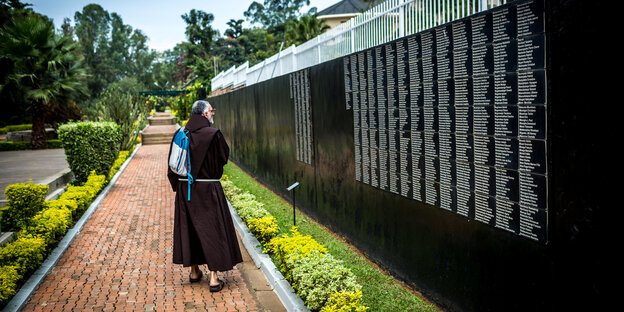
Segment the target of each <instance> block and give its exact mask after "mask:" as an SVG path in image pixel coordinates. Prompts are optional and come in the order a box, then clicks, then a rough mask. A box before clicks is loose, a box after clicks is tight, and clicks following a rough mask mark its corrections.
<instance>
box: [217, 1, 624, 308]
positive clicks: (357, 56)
mask: <svg viewBox="0 0 624 312" xmlns="http://www.w3.org/2000/svg"><path fill="white" fill-rule="evenodd" d="M598 16H601V11H600V10H599V9H598V7H595V6H593V5H591V4H588V3H587V2H584V1H575V0H573V1H543V0H523V1H513V2H510V3H508V4H506V5H503V6H500V7H498V8H495V9H493V10H489V11H486V12H483V13H480V14H477V15H473V16H470V17H468V18H465V19H461V20H457V21H454V22H451V23H448V24H445V25H442V26H440V27H435V28H432V29H430V30H427V31H424V32H421V33H418V34H414V35H410V36H407V37H404V38H400V39H398V40H395V41H392V42H389V43H386V44H382V45H380V46H376V47H372V48H370V49H367V50H364V51H359V52H357V53H354V54H351V55H348V56H345V57H342V58H339V59H335V60H332V61H328V62H324V63H322V64H319V65H316V66H312V67H309V68H306V69H304V70H301V71H297V72H294V73H291V74H288V75H284V76H279V77H275V78H273V79H270V80H267V81H263V82H260V83H257V84H254V85H251V86H247V87H245V88H242V89H240V90H236V91H233V92H230V93H226V94H223V95H219V96H215V97H211V98H209V101H210V102H211V103H212V104H213V105H214V106H215V107H216V108H217V110H218V114H217V115H216V116H215V121H216V124H215V126H217V127H219V128H221V130H222V132H223V133H224V136H225V138H226V140H227V142H228V144H229V145H230V157H231V160H232V161H234V162H235V163H236V164H237V165H239V166H241V167H242V168H243V169H244V170H246V171H247V172H248V173H250V174H251V175H253V176H254V177H255V178H256V179H257V180H258V181H260V182H262V183H264V184H265V185H266V186H267V187H269V188H271V189H272V190H273V191H274V192H276V193H277V194H280V195H281V196H283V197H284V198H286V199H287V200H290V199H291V197H290V196H291V193H290V192H288V191H286V188H287V187H288V186H289V185H291V184H292V183H294V182H295V181H298V182H300V186H299V187H298V188H297V196H296V198H297V207H298V208H299V209H300V210H301V211H302V212H304V213H306V214H308V215H309V216H311V217H313V218H314V219H316V220H318V221H319V222H320V223H322V224H323V225H325V226H327V227H328V228H330V229H331V230H332V231H334V232H335V233H337V234H340V235H342V236H344V237H345V238H346V239H347V240H348V241H349V242H350V243H352V244H353V245H354V246H355V247H357V248H358V249H359V250H361V251H362V252H363V253H364V254H365V255H366V256H367V257H368V258H369V259H371V260H372V261H374V262H376V263H378V264H379V265H380V266H381V267H383V268H384V269H386V270H388V271H389V272H390V273H391V274H392V275H394V276H395V277H397V278H398V279H401V280H403V281H405V282H406V283H407V284H409V285H412V286H413V287H415V288H416V289H418V290H419V291H420V292H422V293H423V294H425V295H426V296H427V298H428V299H430V300H432V301H435V302H436V303H437V304H439V305H441V306H442V307H443V308H444V309H448V310H457V311H536V310H548V311H553V310H578V309H582V308H585V309H586V310H600V308H598V307H602V303H603V302H604V300H603V299H604V291H605V289H606V287H605V284H604V283H603V280H602V276H605V274H604V273H605V272H606V271H608V270H609V268H610V266H608V265H605V263H606V260H605V259H608V258H609V257H608V256H607V255H606V252H605V251H604V250H603V249H601V248H600V246H601V242H604V241H606V235H605V234H604V233H605V230H603V229H605V228H608V227H606V226H605V223H606V222H605V220H606V219H610V220H615V219H617V218H612V217H610V218H606V217H605V213H604V212H605V211H611V210H613V209H612V208H613V206H612V205H611V204H610V203H608V204H605V203H606V202H608V200H606V198H608V196H609V195H606V192H607V191H606V190H607V189H608V187H606V186H605V183H602V182H601V181H605V179H604V178H603V177H601V176H600V173H606V172H612V171H613V169H612V164H613V163H612V162H610V161H606V160H605V158H604V157H605V155H609V153H611V152H610V151H608V149H607V148H604V147H603V146H612V145H611V144H606V145H602V144H598V143H597V142H600V140H603V141H604V140H605V139H607V138H609V137H610V136H609V135H608V134H610V133H615V132H612V131H608V130H606V129H605V128H606V127H608V126H609V125H617V124H619V123H618V122H604V120H605V119H606V118H614V117H613V116H615V114H609V113H606V114H605V110H604V109H602V108H603V107H604V105H605V103H611V102H612V100H611V102H609V100H608V99H606V98H605V97H606V94H607V93H604V92H596V90H604V87H603V86H602V85H603V83H604V80H603V79H597V78H596V77H604V75H602V74H603V71H604V70H605V69H608V68H612V67H611V66H609V65H608V64H607V63H609V60H608V59H607V58H605V57H603V52H604V51H603V49H602V48H601V47H603V45H602V43H604V42H605V41H604V38H603V37H600V36H599V35H596V31H595V30H596V29H603V28H604V27H601V25H604V23H605V22H604V21H605V19H603V18H598ZM589 25H591V27H589ZM604 29H609V28H604ZM599 33H600V32H599ZM604 33H605V34H606V33H607V32H604ZM581 43H582V44H581ZM579 47H580V48H579ZM616 193H617V192H616ZM605 207H609V210H606V209H605Z"/></svg>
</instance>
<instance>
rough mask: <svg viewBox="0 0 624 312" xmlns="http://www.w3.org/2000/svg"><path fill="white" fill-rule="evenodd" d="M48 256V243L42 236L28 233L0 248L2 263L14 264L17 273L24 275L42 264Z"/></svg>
mask: <svg viewBox="0 0 624 312" xmlns="http://www.w3.org/2000/svg"><path fill="white" fill-rule="evenodd" d="M45 256H46V243H45V239H44V238H42V237H38V236H34V235H30V234H26V235H20V237H19V238H18V239H16V240H14V241H12V242H10V243H8V244H6V245H4V247H2V248H0V265H14V266H16V267H17V268H16V269H17V273H18V274H20V275H24V274H25V273H29V272H31V271H34V270H35V269H37V268H38V267H39V265H41V263H42V262H43V259H44V258H45Z"/></svg>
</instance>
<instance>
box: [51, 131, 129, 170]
mask: <svg viewBox="0 0 624 312" xmlns="http://www.w3.org/2000/svg"><path fill="white" fill-rule="evenodd" d="M57 132H58V135H59V139H60V140H61V141H62V142H63V148H64V149H65V155H66V156H67V162H68V163H69V168H70V169H71V171H72V172H74V174H75V175H76V180H77V181H78V182H84V181H86V180H87V177H88V175H89V172H90V171H92V170H95V172H96V173H97V174H100V175H105V174H108V173H109V170H110V168H111V167H112V166H113V163H114V162H115V159H117V155H118V154H119V144H120V142H121V129H120V127H119V125H117V124H115V123H113V122H70V123H67V124H64V125H61V126H60V127H59V129H58V131H57Z"/></svg>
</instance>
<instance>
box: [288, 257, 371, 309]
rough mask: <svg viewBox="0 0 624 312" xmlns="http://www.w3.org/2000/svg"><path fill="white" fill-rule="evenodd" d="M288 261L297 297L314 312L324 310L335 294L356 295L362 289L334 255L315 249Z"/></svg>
mask: <svg viewBox="0 0 624 312" xmlns="http://www.w3.org/2000/svg"><path fill="white" fill-rule="evenodd" d="M288 261H289V264H288V266H289V267H291V268H292V282H293V284H294V288H295V289H296V291H297V295H298V296H300V297H301V298H302V299H303V300H304V302H305V303H306V305H307V306H308V307H309V308H310V309H311V310H318V309H320V308H322V307H323V306H324V305H325V304H326V303H327V300H328V299H329V297H330V296H331V295H332V294H333V293H335V292H336V291H339V292H357V291H361V289H362V286H360V284H358V282H357V280H356V278H355V276H354V275H353V273H352V272H351V271H350V270H349V269H347V268H346V267H345V266H344V265H343V264H342V261H341V260H337V259H335V258H334V257H332V255H331V254H323V253H321V252H320V251H319V250H315V249H313V250H310V252H309V253H308V254H306V255H305V256H301V255H294V256H292V257H290V259H289V260H288Z"/></svg>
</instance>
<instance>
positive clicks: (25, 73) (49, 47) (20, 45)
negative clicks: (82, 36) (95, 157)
mask: <svg viewBox="0 0 624 312" xmlns="http://www.w3.org/2000/svg"><path fill="white" fill-rule="evenodd" d="M77 47H78V46H77V44H75V43H72V42H71V39H70V38H68V37H64V36H62V35H59V34H56V33H55V31H54V25H53V24H52V22H51V21H50V20H49V19H48V18H46V17H44V16H42V15H39V14H36V13H32V14H28V15H26V16H22V17H18V18H15V19H14V20H13V21H12V22H11V23H10V24H8V25H6V26H5V28H4V29H1V30H0V59H1V60H0V62H2V63H3V64H10V66H11V67H10V69H9V74H8V75H7V76H6V78H5V80H4V81H2V82H0V83H1V85H0V91H1V90H4V89H5V88H14V89H20V90H21V93H22V94H23V96H24V99H25V100H26V101H27V102H28V104H29V110H30V114H31V116H32V124H33V126H32V148H33V149H40V148H46V145H47V142H46V133H45V126H44V124H45V113H46V110H47V108H48V107H49V106H50V105H52V104H54V103H57V102H68V100H70V99H71V98H72V97H73V96H75V95H76V94H77V93H80V92H84V91H85V88H84V78H85V77H86V72H85V69H84V67H83V63H82V59H81V58H79V57H78V56H77V54H76V53H74V51H75V49H76V48H77Z"/></svg>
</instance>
